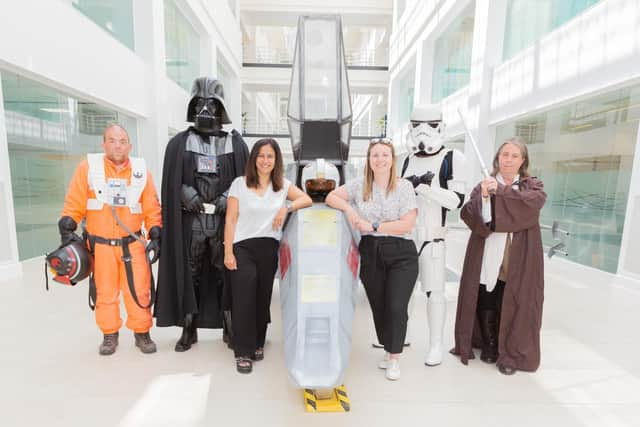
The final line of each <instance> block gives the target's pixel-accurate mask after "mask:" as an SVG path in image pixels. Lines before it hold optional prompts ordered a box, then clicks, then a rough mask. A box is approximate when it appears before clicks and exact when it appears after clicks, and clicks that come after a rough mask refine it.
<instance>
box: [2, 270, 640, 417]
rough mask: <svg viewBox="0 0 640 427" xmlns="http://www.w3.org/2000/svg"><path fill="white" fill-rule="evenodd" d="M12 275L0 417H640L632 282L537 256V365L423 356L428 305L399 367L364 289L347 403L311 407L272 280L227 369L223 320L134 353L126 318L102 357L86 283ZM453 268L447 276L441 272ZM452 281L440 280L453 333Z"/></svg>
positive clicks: (5, 299)
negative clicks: (246, 358) (383, 361)
mask: <svg viewBox="0 0 640 427" xmlns="http://www.w3.org/2000/svg"><path fill="white" fill-rule="evenodd" d="M24 271H25V273H24V276H23V278H22V279H21V280H20V281H11V282H6V281H5V282H0V301H1V307H2V310H1V313H2V314H1V315H2V322H0V332H1V335H0V336H1V337H2V339H1V340H0V366H1V368H0V369H1V375H0V378H1V381H2V387H1V388H0V409H1V410H0V425H1V426H3V427H9V426H83V427H84V426H96V427H97V426H119V425H120V426H127V427H129V426H154V427H160V426H217V425H219V426H225V425H233V426H245V425H248V426H256V425H258V426H271V425H290V426H299V425H304V426H305V427H311V426H328V425H332V426H335V425H350V426H377V425H380V426H394V425H403V426H410V425H411V426H413V425H416V426H418V425H420V426H429V425H431V426H436V425H437V426H469V425H473V426H535V427H539V426H563V427H570V426H593V427H604V426H629V427H631V426H640V367H639V362H638V360H640V359H639V356H638V355H639V354H640V342H639V340H638V332H637V330H636V327H637V325H639V324H640V284H638V283H635V282H629V281H624V280H622V279H619V278H615V277H613V276H611V275H607V274H604V273H599V272H595V271H589V273H588V274H584V273H582V276H584V277H581V276H580V274H578V273H576V271H575V268H573V267H572V266H571V264H567V263H563V262H556V261H552V262H551V263H550V264H549V265H548V266H547V282H546V299H545V312H544V322H543V334H542V338H543V343H542V344H543V350H542V358H543V361H542V366H541V367H540V369H539V371H538V372H537V373H535V374H527V373H517V374H516V375H515V376H513V377H505V376H503V375H500V374H499V373H498V372H497V370H496V369H495V367H493V366H489V365H486V364H484V363H482V362H480V361H479V360H476V361H471V362H470V364H469V366H466V367H465V366H463V365H462V364H460V363H459V362H458V360H457V359H455V358H453V357H452V356H450V355H447V357H446V359H445V361H444V363H443V364H442V365H441V366H439V367H435V368H428V367H426V366H424V365H423V363H422V357H423V352H424V348H425V345H426V326H425V318H426V315H425V304H424V300H423V299H422V298H418V299H417V301H416V305H415V310H414V314H413V316H412V318H411V329H410V335H411V340H412V345H411V347H410V348H409V349H408V350H407V351H406V354H405V355H404V356H403V359H402V364H401V367H402V378H401V379H400V381H397V382H390V381H387V380H386V379H385V378H384V372H383V371H381V370H379V369H377V368H376V362H377V360H378V358H379V357H380V356H381V354H382V353H381V350H375V349H373V348H372V347H371V341H372V337H373V325H372V322H371V318H370V311H369V308H368V305H367V303H366V300H365V298H364V296H363V295H361V298H360V303H359V305H358V307H357V314H356V319H355V323H354V334H353V336H354V339H353V346H352V353H351V361H350V365H349V368H348V369H347V374H346V378H345V381H344V382H345V385H346V387H347V389H348V392H349V394H350V398H351V403H352V411H351V412H350V413H346V414H344V413H341V414H307V413H305V412H304V407H303V404H302V395H301V392H300V390H297V389H295V388H294V387H292V386H291V385H290V383H289V381H288V379H287V374H286V370H285V366H284V361H283V360H284V359H283V354H282V334H281V330H280V313H279V311H280V309H279V304H278V295H277V288H276V293H275V295H274V301H273V306H272V316H273V327H272V328H271V329H270V331H269V336H268V340H269V341H268V344H267V348H266V358H265V360H264V361H263V362H260V363H258V364H257V365H255V367H254V373H253V374H251V375H240V374H237V373H236V372H235V369H234V361H233V358H232V354H231V352H230V351H229V350H227V348H226V347H225V346H224V345H223V343H222V340H221V338H220V333H219V331H204V332H201V334H200V342H199V343H198V344H197V345H195V347H194V348H193V349H192V350H191V351H189V352H186V353H182V354H179V353H175V352H174V351H173V345H174V343H175V340H176V338H177V337H178V335H179V330H178V329H175V328H163V329H154V330H153V331H152V336H153V338H154V339H155V340H156V342H157V343H158V347H159V351H158V353H156V354H153V355H143V354H141V353H140V352H139V351H138V350H137V349H136V348H135V347H134V345H133V337H132V334H131V333H130V332H129V331H126V330H124V331H122V332H121V337H120V346H119V348H118V351H117V353H116V354H115V355H114V356H111V357H100V356H98V353H97V347H98V344H99V343H100V340H101V335H100V333H99V331H98V330H97V328H96V327H95V325H94V322H93V315H92V313H91V312H90V311H89V309H88V307H87V304H86V296H87V295H86V290H87V289H86V284H82V285H79V286H78V287H77V288H66V287H63V286H60V285H55V284H54V286H53V288H52V290H51V291H50V292H45V290H44V279H43V267H42V263H41V262H40V261H38V262H28V263H25V265H24ZM450 277H452V276H450ZM456 291H457V285H456V284H455V283H451V284H449V285H448V289H447V297H448V300H449V312H448V323H447V326H446V341H447V343H449V344H450V343H452V334H453V317H454V311H455V298H456Z"/></svg>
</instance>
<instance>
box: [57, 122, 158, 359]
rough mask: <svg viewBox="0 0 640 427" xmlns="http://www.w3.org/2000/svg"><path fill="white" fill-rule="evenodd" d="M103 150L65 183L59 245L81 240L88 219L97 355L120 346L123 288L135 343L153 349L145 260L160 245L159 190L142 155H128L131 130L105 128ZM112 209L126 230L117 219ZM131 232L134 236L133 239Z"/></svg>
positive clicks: (113, 126)
mask: <svg viewBox="0 0 640 427" xmlns="http://www.w3.org/2000/svg"><path fill="white" fill-rule="evenodd" d="M102 149H103V150H104V154H102V153H99V154H89V155H87V159H86V160H84V161H82V163H80V165H79V166H78V168H77V169H76V171H75V174H74V176H73V178H72V179H71V182H70V183H69V190H68V191H67V195H66V197H65V201H64V209H63V210H62V218H60V221H59V222H58V228H59V231H60V236H61V240H62V244H63V245H65V244H68V243H69V242H72V241H73V240H79V239H80V237H79V236H78V235H77V234H75V233H74V232H75V230H76V228H77V226H78V223H79V222H80V221H81V220H82V218H86V229H87V233H88V244H89V248H90V250H92V251H93V253H94V273H93V274H94V277H93V279H94V280H95V289H96V301H95V312H96V323H97V324H98V327H99V328H100V329H101V330H102V332H103V334H104V340H103V342H102V344H101V345H100V348H99V352H100V354H101V355H110V354H113V353H114V352H115V351H116V347H117V346H118V330H119V329H120V327H121V326H122V319H121V318H120V291H121V290H122V293H123V297H124V303H125V307H126V310H127V328H129V329H131V330H133V332H134V337H135V345H136V346H137V347H139V348H140V350H141V351H142V352H143V353H154V352H155V351H156V345H155V343H154V342H153V341H152V340H151V337H150V336H149V329H150V328H151V326H152V318H151V310H150V306H151V303H152V301H151V292H150V291H151V269H150V264H149V262H151V263H153V262H155V261H156V260H157V258H158V256H159V250H160V234H161V227H162V220H161V209H160V203H159V202H158V195H157V193H156V189H155V186H154V184H153V179H152V177H151V174H150V173H149V171H148V170H147V168H146V165H145V163H144V160H143V159H140V158H133V157H131V158H130V157H129V152H130V151H131V144H130V142H129V135H128V134H127V132H126V130H125V129H124V128H123V127H122V126H120V125H117V124H111V125H108V126H107V127H106V128H105V130H104V134H103V143H102ZM112 210H113V211H114V212H115V213H116V215H117V216H118V218H119V219H120V222H121V223H122V224H123V225H124V226H125V227H126V228H128V230H127V229H126V228H123V227H122V226H121V225H120V224H118V222H117V220H116V218H115V217H114V215H113V212H112ZM143 222H144V225H145V228H146V229H147V230H148V231H149V232H148V237H149V238H150V241H149V243H148V245H147V247H146V250H145V246H144V245H143V244H142V243H141V241H140V240H138V239H140V230H141V227H142V223H143ZM131 232H132V233H134V234H136V235H137V236H136V237H135V238H134V237H133V236H131V235H130V234H129V233H131ZM151 252H153V259H152V260H150V261H149V260H148V259H146V258H147V256H148V254H149V253H151ZM127 261H128V262H127ZM132 289H134V290H135V291H134V292H132Z"/></svg>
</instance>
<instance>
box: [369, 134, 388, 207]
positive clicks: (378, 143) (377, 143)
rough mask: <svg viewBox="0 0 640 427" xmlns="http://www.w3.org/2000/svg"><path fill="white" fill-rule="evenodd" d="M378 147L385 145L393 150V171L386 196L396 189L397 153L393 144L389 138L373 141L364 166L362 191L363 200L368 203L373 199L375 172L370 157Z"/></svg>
mask: <svg viewBox="0 0 640 427" xmlns="http://www.w3.org/2000/svg"><path fill="white" fill-rule="evenodd" d="M376 145H384V146H385V147H389V149H390V150H391V171H390V173H389V182H388V183H387V189H386V193H385V194H386V195H389V192H391V191H393V190H395V189H396V151H395V150H394V148H393V142H392V141H391V140H390V139H387V138H380V139H372V140H371V142H370V143H369V148H368V149H367V161H366V162H365V164H364V187H363V189H362V200H363V201H365V202H366V201H368V200H370V199H371V193H372V192H373V170H372V169H371V166H370V165H369V157H370V156H371V149H372V148H373V147H375V146H376Z"/></svg>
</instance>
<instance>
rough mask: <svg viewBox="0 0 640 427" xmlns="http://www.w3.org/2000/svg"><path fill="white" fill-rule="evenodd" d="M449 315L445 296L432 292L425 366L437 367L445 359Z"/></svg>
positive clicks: (428, 309) (428, 310) (428, 307)
mask: <svg viewBox="0 0 640 427" xmlns="http://www.w3.org/2000/svg"><path fill="white" fill-rule="evenodd" d="M446 314H447V304H446V301H445V300H444V295H437V293H436V292H432V294H431V296H430V297H429V298H427V319H428V320H429V345H428V347H427V355H426V358H425V360H424V364H425V365H427V366H437V365H439V364H441V363H442V358H443V357H444V342H443V332H444V322H445V318H446Z"/></svg>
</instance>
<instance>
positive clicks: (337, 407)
mask: <svg viewBox="0 0 640 427" xmlns="http://www.w3.org/2000/svg"><path fill="white" fill-rule="evenodd" d="M303 395H304V406H305V409H306V411H307V412H349V411H350V410H351V403H349V396H347V389H346V388H345V387H344V384H343V385H340V386H339V387H336V388H334V389H328V390H327V393H322V390H314V389H310V388H305V389H304V392H303Z"/></svg>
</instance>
